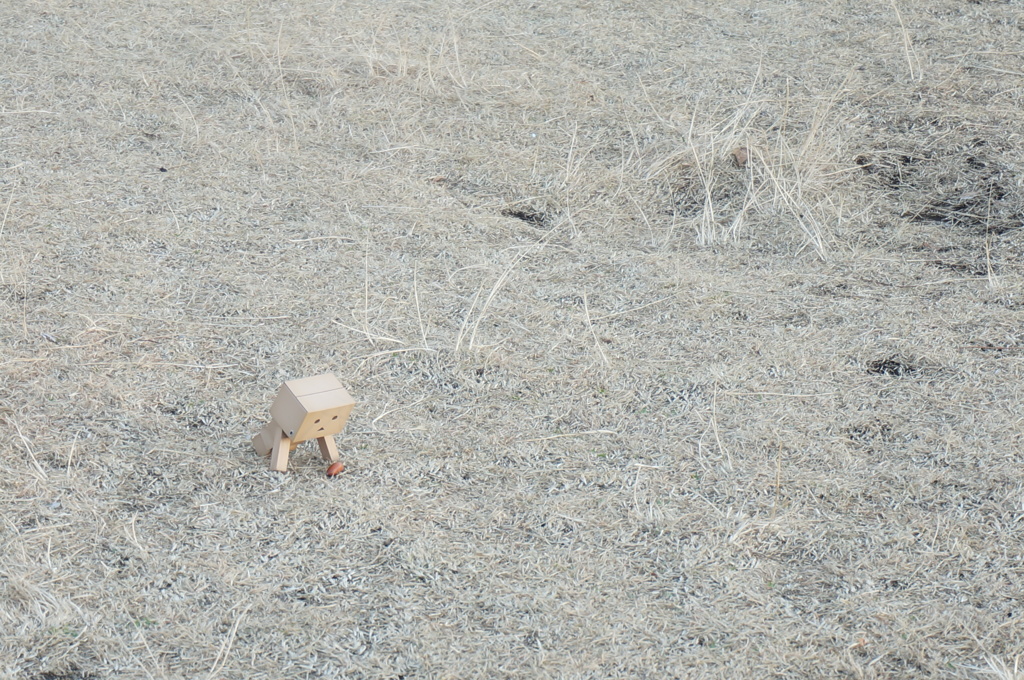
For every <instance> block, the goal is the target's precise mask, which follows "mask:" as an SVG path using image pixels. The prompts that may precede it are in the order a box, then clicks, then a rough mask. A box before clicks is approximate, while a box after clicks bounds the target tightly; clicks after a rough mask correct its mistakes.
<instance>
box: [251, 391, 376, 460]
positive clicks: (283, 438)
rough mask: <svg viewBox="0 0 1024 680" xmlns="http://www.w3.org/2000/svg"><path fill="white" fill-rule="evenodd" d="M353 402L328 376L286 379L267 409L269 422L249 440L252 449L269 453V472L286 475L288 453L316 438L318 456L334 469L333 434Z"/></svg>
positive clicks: (263, 454) (335, 451) (338, 429)
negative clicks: (268, 409)
mask: <svg viewBox="0 0 1024 680" xmlns="http://www.w3.org/2000/svg"><path fill="white" fill-rule="evenodd" d="M355 403H356V402H355V401H353V399H352V397H351V396H350V395H349V393H348V392H346V391H345V388H344V387H342V386H341V383H340V382H338V379H337V378H336V377H334V376H333V375H332V374H330V373H327V374H325V375H317V376H314V377H312V378H300V379H298V380H289V381H288V382H286V383H285V384H284V385H282V386H281V389H280V390H278V392H277V398H276V399H274V404H273V405H272V406H271V407H270V417H271V421H270V423H269V424H268V425H267V426H266V427H264V428H263V429H262V430H261V431H260V433H259V434H257V435H256V436H255V437H253V438H252V445H253V448H255V449H256V453H258V454H260V455H261V456H265V455H267V454H270V469H271V470H276V471H278V472H287V471H288V454H289V453H290V452H291V451H294V450H295V447H296V446H298V445H299V444H300V443H302V442H304V441H307V440H309V439H316V443H317V444H319V445H320V455H321V457H322V458H323V459H324V460H325V461H327V462H329V463H332V465H331V468H335V465H333V464H337V463H338V447H337V446H336V445H335V444H334V435H336V434H338V433H339V432H341V430H342V429H343V428H344V427H345V423H346V422H347V421H348V414H349V413H351V412H352V407H353V406H355ZM338 468H340V469H344V466H341V465H338ZM338 468H335V469H338ZM328 474H331V473H330V468H329V469H328Z"/></svg>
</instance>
